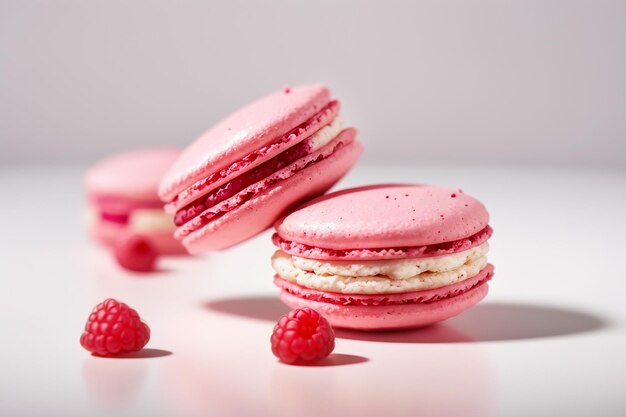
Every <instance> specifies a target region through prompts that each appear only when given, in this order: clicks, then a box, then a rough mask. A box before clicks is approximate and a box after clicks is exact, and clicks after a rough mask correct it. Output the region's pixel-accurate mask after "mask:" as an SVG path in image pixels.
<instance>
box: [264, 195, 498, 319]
mask: <svg viewBox="0 0 626 417" xmlns="http://www.w3.org/2000/svg"><path fill="white" fill-rule="evenodd" d="M488 221H489V214H488V213H487V210H486V209H485V207H484V206H483V205H482V204H481V203H480V202H479V201H478V200H476V199H474V198H472V197H470V196H469V195H467V194H465V193H463V192H462V191H461V190H451V189H447V188H440V187H434V186H426V185H380V186H368V187H361V188H354V189H350V190H343V191H338V192H335V193H332V194H329V195H326V196H323V197H320V198H319V199H316V200H314V201H311V202H310V203H308V204H307V205H305V206H304V207H302V208H300V209H298V210H296V211H294V212H292V213H291V214H289V215H288V216H286V217H285V218H284V219H282V220H281V221H279V222H278V223H277V224H276V230H277V233H275V234H274V237H273V241H274V244H275V245H276V246H278V247H279V250H278V251H277V252H276V253H275V254H274V256H273V257H272V265H273V267H274V269H275V270H276V272H277V274H276V276H275V279H274V282H275V284H276V285H277V286H278V287H279V288H280V289H281V294H280V297H281V299H282V300H283V302H285V303H286V304H287V305H289V306H291V307H292V308H300V307H311V308H313V309H315V310H317V311H319V312H320V313H321V314H323V315H324V316H325V317H326V318H327V319H328V320H329V321H330V322H331V324H333V325H334V326H337V327H345V328H353V329H363V330H378V329H399V328H412V327H420V326H425V325H429V324H432V323H435V322H438V321H441V320H445V319H448V318H450V317H452V316H455V315H457V314H459V313H461V312H462V311H464V310H466V309H467V308H469V307H471V306H473V305H474V304H476V303H478V302H479V301H480V300H481V299H482V298H483V297H485V295H486V294H487V290H488V286H487V281H488V280H489V279H490V278H491V277H492V275H493V266H492V265H491V264H488V263H487V258H486V254H487V251H488V250H489V246H488V243H487V239H488V238H489V237H490V236H491V233H492V231H491V228H490V227H489V225H488Z"/></svg>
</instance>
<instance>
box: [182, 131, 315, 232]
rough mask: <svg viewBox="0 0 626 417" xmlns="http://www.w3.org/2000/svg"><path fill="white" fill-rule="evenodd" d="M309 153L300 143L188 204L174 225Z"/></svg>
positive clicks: (308, 148)
mask: <svg viewBox="0 0 626 417" xmlns="http://www.w3.org/2000/svg"><path fill="white" fill-rule="evenodd" d="M309 152H310V146H309V144H308V143H307V142H306V141H304V142H300V143H299V144H297V145H295V146H293V147H291V148H289V149H287V150H286V151H284V152H282V153H280V154H278V155H277V156H275V157H274V158H272V159H270V160H269V161H266V162H264V163H263V164H261V165H259V166H258V167H256V168H254V169H251V170H250V171H248V172H246V173H244V174H242V175H239V176H238V177H236V178H234V179H233V180H231V181H229V182H227V183H226V184H224V185H222V186H221V187H218V188H217V189H216V190H214V191H211V192H210V193H209V194H207V195H204V196H202V197H200V198H198V199H196V200H195V201H193V202H192V203H190V204H187V205H186V206H185V207H183V208H182V209H180V210H178V211H177V212H176V214H175V215H174V224H176V226H182V225H183V224H185V223H187V222H188V221H189V220H191V219H193V218H194V217H196V216H198V215H199V214H200V213H202V212H203V211H205V210H207V209H210V208H211V207H213V206H215V205H217V204H219V203H221V202H222V201H224V200H227V199H229V198H231V197H232V196H234V195H235V194H237V193H239V192H240V191H241V190H243V189H245V188H247V187H249V186H250V185H252V184H254V183H256V182H259V181H261V180H262V179H264V178H267V177H269V176H270V175H272V174H273V173H274V172H276V171H279V170H281V169H283V168H285V167H286V166H288V165H291V164H292V163H294V162H295V161H297V160H298V159H300V158H302V157H303V156H306V155H307V154H308V153H309Z"/></svg>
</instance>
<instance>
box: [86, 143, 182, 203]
mask: <svg viewBox="0 0 626 417" xmlns="http://www.w3.org/2000/svg"><path fill="white" fill-rule="evenodd" d="M180 153H181V151H180V150H179V149H172V148H157V149H137V150H133V151H129V152H124V153H121V154H118V155H114V156H112V157H109V158H106V159H104V160H102V161H100V162H98V163H97V164H96V165H94V166H93V167H91V168H90V169H89V170H88V171H87V173H86V174H85V189H86V192H87V194H88V195H89V196H90V198H92V199H94V198H96V197H101V196H106V197H119V198H127V199H131V200H133V201H137V200H144V201H147V202H154V203H155V204H160V200H159V196H158V194H157V189H158V186H159V182H160V181H161V178H162V176H163V174H164V173H165V172H166V171H167V170H168V169H169V167H170V166H171V165H172V164H173V163H174V161H175V160H176V159H177V158H178V156H179V155H180Z"/></svg>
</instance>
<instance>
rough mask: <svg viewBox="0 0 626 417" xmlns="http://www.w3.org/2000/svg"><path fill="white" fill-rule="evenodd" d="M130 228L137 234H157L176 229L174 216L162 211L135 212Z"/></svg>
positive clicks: (146, 210)
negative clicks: (157, 232)
mask: <svg viewBox="0 0 626 417" xmlns="http://www.w3.org/2000/svg"><path fill="white" fill-rule="evenodd" d="M128 227H130V228H131V229H132V230H134V231H137V232H156V231H168V230H174V229H176V225H175V224H174V219H173V216H172V215H170V214H167V213H165V212H164V211H163V210H160V209H136V210H133V212H132V214H131V216H130V219H129V220H128Z"/></svg>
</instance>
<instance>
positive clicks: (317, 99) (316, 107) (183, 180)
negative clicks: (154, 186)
mask: <svg viewBox="0 0 626 417" xmlns="http://www.w3.org/2000/svg"><path fill="white" fill-rule="evenodd" d="M330 101H331V97H330V91H329V90H328V89H327V88H326V87H324V86H322V85H312V86H302V87H297V88H291V89H289V88H285V89H283V90H281V91H279V92H276V93H274V94H271V95H269V96H266V97H264V98H261V99H259V100H257V101H254V102H252V103H250V104H248V105H247V106H245V107H243V108H242V109H240V110H238V111H237V112H235V113H233V114H231V115H230V116H228V117H227V118H226V119H224V120H222V121H221V122H219V123H218V124H216V125H215V126H214V127H212V128H211V129H209V130H208V131H207V132H205V133H204V134H203V135H202V136H201V137H200V138H198V139H197V140H196V141H195V142H194V143H193V144H191V145H190V146H189V147H188V148H187V149H186V150H185V151H184V152H183V153H182V155H181V156H180V157H179V158H178V160H177V161H176V162H175V163H174V165H173V166H172V167H171V169H170V170H169V171H168V172H167V174H166V175H165V176H164V178H163V181H162V182H161V185H160V187H159V195H160V197H161V199H162V200H163V201H171V200H172V199H173V198H174V197H175V196H176V195H177V194H178V193H179V192H181V191H183V190H184V189H186V188H188V187H189V186H191V185H193V184H194V183H195V182H197V181H198V180H201V179H203V178H206V177H207V176H209V175H211V174H212V173H214V172H217V171H219V170H220V169H222V168H224V167H225V166H227V165H229V164H231V163H233V162H234V161H237V160H239V159H241V158H242V157H244V156H246V155H247V154H248V153H250V152H251V151H254V150H256V149H258V148H260V147H263V146H265V145H268V144H270V143H271V142H272V141H274V140H276V138H277V137H279V136H281V135H284V134H285V133H287V132H289V131H290V130H291V129H293V128H295V127H297V126H298V125H300V124H302V123H304V122H306V121H307V120H309V119H310V118H311V117H313V116H314V115H315V114H316V113H317V112H319V111H320V110H321V109H322V108H323V107H324V106H326V105H327V104H329V103H330Z"/></svg>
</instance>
